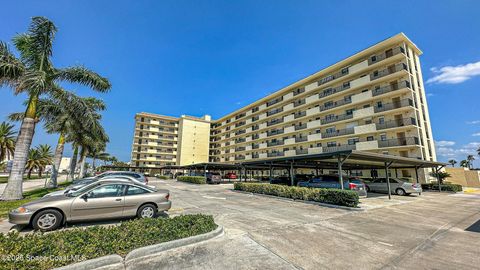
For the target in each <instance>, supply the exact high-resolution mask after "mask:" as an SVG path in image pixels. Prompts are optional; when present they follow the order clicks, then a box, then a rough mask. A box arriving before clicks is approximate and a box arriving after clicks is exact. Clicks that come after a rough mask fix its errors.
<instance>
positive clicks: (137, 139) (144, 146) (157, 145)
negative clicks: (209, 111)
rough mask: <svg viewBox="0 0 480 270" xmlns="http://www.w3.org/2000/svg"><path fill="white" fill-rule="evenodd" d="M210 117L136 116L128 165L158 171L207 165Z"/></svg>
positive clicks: (145, 114)
mask: <svg viewBox="0 0 480 270" xmlns="http://www.w3.org/2000/svg"><path fill="white" fill-rule="evenodd" d="M209 140H210V116H208V115H205V116H203V117H202V118H197V117H191V116H186V115H182V116H181V117H171V116H164V115H158V114H151V113H143V112H142V113H137V114H136V115H135V132H134V136H133V144H132V155H131V165H132V166H137V167H158V166H165V165H187V164H193V163H202V162H208V152H209V151H208V147H209Z"/></svg>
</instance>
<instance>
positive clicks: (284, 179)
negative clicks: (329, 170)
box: [270, 174, 314, 186]
mask: <svg viewBox="0 0 480 270" xmlns="http://www.w3.org/2000/svg"><path fill="white" fill-rule="evenodd" d="M313 177H314V176H313V175H310V174H296V175H295V177H294V178H293V185H294V186H296V185H297V184H298V183H299V182H307V181H308V180H310V179H312V178H313ZM270 184H277V185H288V186H290V185H291V184H292V180H291V179H290V176H288V175H283V176H277V177H275V178H273V179H271V180H270Z"/></svg>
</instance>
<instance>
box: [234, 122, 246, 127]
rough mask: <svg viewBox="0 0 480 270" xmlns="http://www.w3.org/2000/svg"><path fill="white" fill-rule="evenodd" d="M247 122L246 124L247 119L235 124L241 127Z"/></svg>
mask: <svg viewBox="0 0 480 270" xmlns="http://www.w3.org/2000/svg"><path fill="white" fill-rule="evenodd" d="M245 124H246V122H245V121H242V122H239V123H236V124H235V127H241V126H243V125H245Z"/></svg>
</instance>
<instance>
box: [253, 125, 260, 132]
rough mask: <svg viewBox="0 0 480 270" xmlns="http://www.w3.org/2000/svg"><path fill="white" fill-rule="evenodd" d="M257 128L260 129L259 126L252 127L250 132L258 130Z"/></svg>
mask: <svg viewBox="0 0 480 270" xmlns="http://www.w3.org/2000/svg"><path fill="white" fill-rule="evenodd" d="M259 128H260V126H259V125H256V126H252V131H254V130H257V129H259Z"/></svg>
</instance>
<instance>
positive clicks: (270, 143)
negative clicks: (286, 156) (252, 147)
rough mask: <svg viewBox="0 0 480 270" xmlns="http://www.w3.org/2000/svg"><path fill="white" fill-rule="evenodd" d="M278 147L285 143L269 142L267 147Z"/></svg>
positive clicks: (278, 141)
mask: <svg viewBox="0 0 480 270" xmlns="http://www.w3.org/2000/svg"><path fill="white" fill-rule="evenodd" d="M277 145H283V141H282V140H276V141H271V142H267V147H270V146H277Z"/></svg>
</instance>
